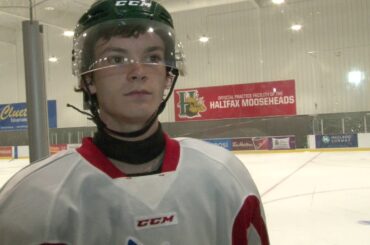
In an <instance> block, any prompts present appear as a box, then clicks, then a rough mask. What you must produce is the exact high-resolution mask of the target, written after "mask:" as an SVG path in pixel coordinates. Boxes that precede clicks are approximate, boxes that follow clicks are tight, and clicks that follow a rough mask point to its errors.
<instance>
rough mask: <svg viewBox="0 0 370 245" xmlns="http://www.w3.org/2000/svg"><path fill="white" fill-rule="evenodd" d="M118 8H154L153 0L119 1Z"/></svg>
mask: <svg viewBox="0 0 370 245" xmlns="http://www.w3.org/2000/svg"><path fill="white" fill-rule="evenodd" d="M116 6H118V7H121V6H136V7H147V8H150V7H151V6H152V1H151V0H126V1H117V2H116Z"/></svg>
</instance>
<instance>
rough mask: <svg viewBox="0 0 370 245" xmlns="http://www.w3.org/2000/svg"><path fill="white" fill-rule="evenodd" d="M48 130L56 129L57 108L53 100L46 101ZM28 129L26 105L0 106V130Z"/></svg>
mask: <svg viewBox="0 0 370 245" xmlns="http://www.w3.org/2000/svg"><path fill="white" fill-rule="evenodd" d="M48 119H49V128H56V127H57V106H56V101H55V100H49V101H48ZM27 128H28V123H27V104H26V103H14V104H2V105H0V130H4V131H5V130H24V129H27Z"/></svg>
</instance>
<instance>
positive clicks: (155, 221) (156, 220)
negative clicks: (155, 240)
mask: <svg viewBox="0 0 370 245" xmlns="http://www.w3.org/2000/svg"><path fill="white" fill-rule="evenodd" d="M177 223H178V220H177V214H176V213H168V214H160V215H156V216H144V217H138V218H135V229H136V230H143V229H151V228H157V227H162V226H169V225H176V224H177Z"/></svg>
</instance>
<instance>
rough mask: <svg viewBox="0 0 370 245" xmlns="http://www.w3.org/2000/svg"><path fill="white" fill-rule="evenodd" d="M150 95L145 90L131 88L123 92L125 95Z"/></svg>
mask: <svg viewBox="0 0 370 245" xmlns="http://www.w3.org/2000/svg"><path fill="white" fill-rule="evenodd" d="M145 95H150V93H149V92H148V91H146V90H133V91H130V92H128V93H126V94H125V96H145Z"/></svg>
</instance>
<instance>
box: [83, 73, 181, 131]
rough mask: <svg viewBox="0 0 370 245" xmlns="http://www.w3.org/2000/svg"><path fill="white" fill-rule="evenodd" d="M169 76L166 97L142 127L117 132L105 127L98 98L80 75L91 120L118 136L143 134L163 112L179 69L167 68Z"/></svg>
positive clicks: (101, 128) (102, 128) (98, 126)
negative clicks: (170, 77)
mask: <svg viewBox="0 0 370 245" xmlns="http://www.w3.org/2000/svg"><path fill="white" fill-rule="evenodd" d="M167 73H168V75H169V76H172V77H173V81H172V84H171V86H170V89H169V91H168V93H167V95H166V97H165V98H164V99H163V100H162V102H161V103H160V104H159V106H158V108H157V110H156V111H155V112H154V113H153V114H152V115H151V116H150V118H149V119H148V120H147V121H146V122H145V125H144V127H142V128H141V129H139V130H136V131H132V132H119V131H116V130H113V129H110V128H108V127H107V125H106V124H105V123H104V122H103V121H102V120H101V118H100V115H99V109H98V100H97V98H96V95H93V94H91V91H90V89H89V86H88V85H89V82H88V81H87V80H86V77H85V76H82V77H81V79H82V82H83V84H84V87H85V89H84V90H83V91H84V93H85V94H86V96H87V100H88V101H87V103H88V106H89V109H90V112H91V114H92V117H91V120H92V121H93V122H94V123H95V124H96V126H97V128H98V130H105V131H107V132H108V133H110V134H112V135H115V136H119V137H124V138H136V137H139V136H141V135H143V134H145V133H146V132H147V131H148V130H149V129H150V128H151V127H152V125H153V124H154V123H155V122H156V121H157V118H158V115H159V114H160V113H162V112H163V110H164V108H165V107H166V103H167V101H168V99H169V98H170V97H171V94H172V92H173V90H174V88H175V84H176V81H177V78H178V76H179V71H178V69H175V68H168V71H167Z"/></svg>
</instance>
